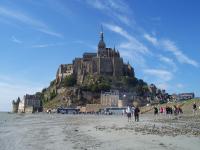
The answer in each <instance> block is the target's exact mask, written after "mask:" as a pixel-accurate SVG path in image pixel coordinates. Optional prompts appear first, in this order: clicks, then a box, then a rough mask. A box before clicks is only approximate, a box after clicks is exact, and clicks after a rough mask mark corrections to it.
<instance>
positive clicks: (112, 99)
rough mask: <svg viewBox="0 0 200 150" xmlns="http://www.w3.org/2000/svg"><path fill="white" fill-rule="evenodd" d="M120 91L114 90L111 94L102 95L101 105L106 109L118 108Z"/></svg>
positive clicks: (104, 93)
mask: <svg viewBox="0 0 200 150" xmlns="http://www.w3.org/2000/svg"><path fill="white" fill-rule="evenodd" d="M118 102H119V91H117V90H112V91H110V92H103V93H101V105H102V106H104V107H118Z"/></svg>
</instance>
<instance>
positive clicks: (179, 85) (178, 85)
mask: <svg viewBox="0 0 200 150" xmlns="http://www.w3.org/2000/svg"><path fill="white" fill-rule="evenodd" d="M176 87H177V88H179V89H182V88H184V85H183V84H182V83H178V84H177V85H176Z"/></svg>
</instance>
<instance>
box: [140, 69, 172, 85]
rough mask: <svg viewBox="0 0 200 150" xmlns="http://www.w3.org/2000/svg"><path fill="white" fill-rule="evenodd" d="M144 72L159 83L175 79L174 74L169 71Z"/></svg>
mask: <svg viewBox="0 0 200 150" xmlns="http://www.w3.org/2000/svg"><path fill="white" fill-rule="evenodd" d="M143 72H144V73H145V74H147V75H150V76H152V77H153V78H155V79H156V80H159V81H163V82H164V81H170V80H171V79H172V78H173V74H172V73H171V72H170V71H168V70H162V69H144V70H143Z"/></svg>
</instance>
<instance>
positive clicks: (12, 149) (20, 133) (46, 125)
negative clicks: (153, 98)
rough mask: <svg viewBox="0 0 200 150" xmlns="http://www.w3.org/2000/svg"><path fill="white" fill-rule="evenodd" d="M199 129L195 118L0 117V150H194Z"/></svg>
mask: <svg viewBox="0 0 200 150" xmlns="http://www.w3.org/2000/svg"><path fill="white" fill-rule="evenodd" d="M191 120H192V121H191ZM199 126H200V124H199V116H198V117H192V116H181V117H174V116H173V117H171V118H170V119H169V118H168V117H166V116H160V117H157V118H155V117H154V116H153V115H151V114H147V115H141V118H140V122H137V123H136V122H134V121H133V120H132V121H131V122H127V118H126V117H124V116H114V115H113V116H104V115H61V114H43V113H41V114H26V115H25V114H23V115H19V114H4V115H2V114H1V115H0V150H27V149H29V150H36V149H37V150H38V149H41V150H55V149H56V150H57V149H66V150H70V149H83V150H91V149H104V150H121V149H127V150H128V149H137V150H145V149H147V150H151V149H152V150H162V149H163V150H165V149H171V150H197V149H199V147H200V131H199V129H200V128H199Z"/></svg>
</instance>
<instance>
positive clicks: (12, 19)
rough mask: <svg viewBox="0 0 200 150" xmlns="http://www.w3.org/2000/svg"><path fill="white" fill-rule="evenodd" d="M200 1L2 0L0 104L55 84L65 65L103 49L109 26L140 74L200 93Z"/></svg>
mask: <svg viewBox="0 0 200 150" xmlns="http://www.w3.org/2000/svg"><path fill="white" fill-rule="evenodd" d="M199 6H200V1H199V0H193V1H190V0H176V1H174V0H165V1H164V0H15V1H13V0H1V1H0V111H11V109H12V105H11V101H12V100H14V99H16V98H17V97H18V96H20V97H22V96H23V95H25V94H26V93H28V94H33V93H35V92H37V91H41V90H42V89H43V88H45V87H48V86H49V83H50V81H52V80H54V79H55V76H56V71H57V69H58V66H59V65H60V64H67V63H72V61H73V59H74V58H75V57H81V56H82V54H83V53H84V52H96V51H97V44H98V41H99V33H100V31H101V26H103V32H104V39H105V43H106V46H107V47H111V48H113V47H114V46H115V48H116V49H118V50H119V52H120V54H121V57H123V59H124V62H125V63H127V62H129V63H130V64H131V65H132V66H133V67H134V70H135V74H136V77H137V78H141V79H143V80H144V81H146V82H147V83H148V84H151V83H154V84H155V85H156V86H157V87H159V88H161V89H166V91H167V92H168V93H170V94H172V93H181V92H194V93H195V95H196V96H198V97H199V96H200V87H199V85H200V78H199V74H200V43H199V39H200V38H199V37H200V28H199V27H200V17H199V14H200V9H199Z"/></svg>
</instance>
